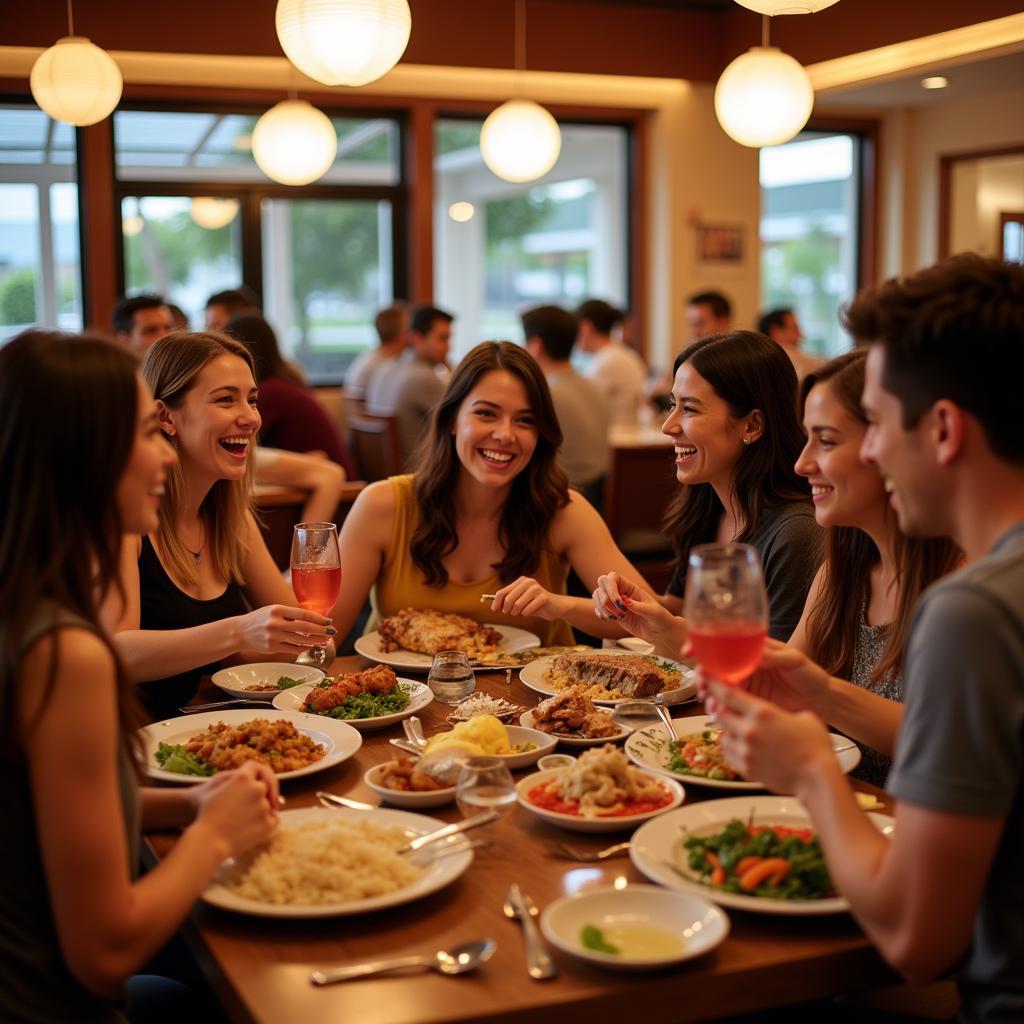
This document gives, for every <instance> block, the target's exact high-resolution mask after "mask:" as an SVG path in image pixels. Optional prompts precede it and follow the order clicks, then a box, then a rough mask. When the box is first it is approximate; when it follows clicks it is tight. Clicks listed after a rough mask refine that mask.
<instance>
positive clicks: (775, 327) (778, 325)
mask: <svg viewBox="0 0 1024 1024" xmlns="http://www.w3.org/2000/svg"><path fill="white" fill-rule="evenodd" d="M757 329H758V330H759V331H760V332H761V333H762V334H766V335H767V336H768V337H769V338H771V339H772V341H774V342H775V343H776V344H778V345H781V346H782V347H783V349H785V351H786V355H787V356H789V358H790V360H791V361H792V363H793V369H794V370H796V375H797V377H799V378H800V380H803V379H804V377H806V376H807V374H809V373H810V372H811V371H812V370H816V369H817V368H818V367H819V366H821V364H822V363H824V362H825V360H824V359H819V358H818V357H817V356H812V355H809V354H808V353H807V352H804V350H803V349H802V348H800V342H801V341H802V340H803V337H804V335H803V331H801V330H800V324H799V322H798V321H797V318H796V314H795V313H794V312H793V310H792V309H790V308H788V307H780V308H779V309H772V310H769V311H768V312H767V313H765V314H764V315H763V316H762V317H761V319H760V320H758V321H757Z"/></svg>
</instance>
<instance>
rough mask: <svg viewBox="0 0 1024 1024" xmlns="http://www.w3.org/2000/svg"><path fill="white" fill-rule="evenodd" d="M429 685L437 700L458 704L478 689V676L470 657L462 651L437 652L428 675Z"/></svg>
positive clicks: (443, 702)
mask: <svg viewBox="0 0 1024 1024" xmlns="http://www.w3.org/2000/svg"><path fill="white" fill-rule="evenodd" d="M427 686H429V687H430V691H431V693H433V695H434V699H435V700H439V701H440V702H441V703H442V704H458V703H459V701H460V700H464V699H465V698H466V697H468V696H469V695H470V694H471V693H472V692H473V691H474V690H475V689H476V676H475V675H473V669H472V668H471V667H470V664H469V658H467V657H466V655H465V654H463V653H462V651H441V652H440V654H435V655H434V664H433V665H431V666H430V672H429V674H428V675H427Z"/></svg>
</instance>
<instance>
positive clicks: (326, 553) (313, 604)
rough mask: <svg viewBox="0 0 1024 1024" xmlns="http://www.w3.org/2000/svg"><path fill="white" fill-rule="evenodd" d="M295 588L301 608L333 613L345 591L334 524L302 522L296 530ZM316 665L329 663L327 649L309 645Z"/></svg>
mask: <svg viewBox="0 0 1024 1024" xmlns="http://www.w3.org/2000/svg"><path fill="white" fill-rule="evenodd" d="M291 567H292V590H294V591H295V598H296V600H297V601H298V602H299V607H301V608H306V609H308V610H309V611H313V612H319V613H320V614H321V615H329V614H330V612H331V609H332V608H334V604H335V602H336V601H337V600H338V595H339V594H340V593H341V553H340V552H339V551H338V528H337V527H336V526H335V525H334V523H298V524H296V526H295V529H294V531H293V533H292V557H291ZM309 657H310V660H311V661H312V662H313V663H314V664H315V665H324V664H325V663H326V662H327V648H326V647H321V646H319V645H318V646H316V647H310V648H309Z"/></svg>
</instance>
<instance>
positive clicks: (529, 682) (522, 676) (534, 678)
mask: <svg viewBox="0 0 1024 1024" xmlns="http://www.w3.org/2000/svg"><path fill="white" fill-rule="evenodd" d="M587 653H590V652H587ZM593 653H594V654H595V655H600V656H601V657H602V658H621V657H625V656H626V655H629V654H632V653H633V652H632V651H626V650H616V649H615V648H614V647H606V648H603V649H602V650H600V651H594V652H593ZM556 657H558V655H554V656H552V657H550V658H538V659H537V660H536V661H531V662H530V664H529V665H525V666H523V668H521V669H520V670H519V680H520V682H522V684H523V685H524V686H528V687H529V688H530V689H531V690H534V691H536V692H537V693H542V694H544V696H545V697H553V696H554V695H555V694H556V693H561V692H562V691H561V690H556V689H555V688H554V687H553V686H552V685H551V684H550V683H549V682H548V681H547V680H546V679H545V678H544V677H545V676H546V675H547V672H548V669H549V668H550V667H551V663H552V661H554V659H555V658H556ZM654 657H656V658H657V660H658V661H659V662H660V663H662V664H664V665H669V666H671V667H672V668H674V669H675V670H676V671H677V672H679V673H681V674H682V683H681V684H680V685H679V686H678V687H677V688H676V689H674V690H664V691H663V692H662V693H661V694H658V695H657V696H659V697H661V699H662V701H663V702H664V703H665V704H682V703H684V702H685V701H688V700H690V699H691V698H692V697H693V696H694V695H695V694H696V692H697V683H696V680H695V678H694V671H693V669H691V668H687V667H686V666H685V665H681V664H680V663H679V662H678V661H672V660H671V659H669V658H662V657H661V656H660V655H654ZM590 699H591V700H592V701H593V702H594V703H595V704H605V705H611V704H621V703H622V702H623V701H625V700H648V699H650V698H646V697H643V698H637V697H619V698H616V699H609V700H602V699H600V698H599V697H591V698H590Z"/></svg>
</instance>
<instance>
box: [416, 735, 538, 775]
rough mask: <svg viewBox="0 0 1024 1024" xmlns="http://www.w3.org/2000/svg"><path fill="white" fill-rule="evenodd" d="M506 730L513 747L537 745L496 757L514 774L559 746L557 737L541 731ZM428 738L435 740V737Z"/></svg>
mask: <svg viewBox="0 0 1024 1024" xmlns="http://www.w3.org/2000/svg"><path fill="white" fill-rule="evenodd" d="M505 729H506V730H507V732H508V741H509V743H510V744H511V745H512V746H513V747H521V746H523V744H525V743H533V744H536V745H535V746H534V748H533V750H526V751H523V752H522V753H519V754H497V755H495V756H497V757H500V758H501V760H502V762H503V763H504V764H505V767H506V768H508V769H509V770H510V771H513V772H514V771H517V770H518V769H520V768H528V767H529V766H530V765H531V764H536V763H537V761H538V760H539V759H540V758H542V757H543V756H544V755H545V754H550V753H551V751H552V750H554V749H555V746H556V745H557V744H558V739H557V738H556V737H554V736H549V735H548V734H547V733H546V732H541V731H540V730H539V729H527V728H525V727H524V726H521V725H506V726H505ZM442 735H443V734H442ZM428 738H430V739H433V737H428ZM487 756H488V757H490V756H491V755H490V754H488V755H487Z"/></svg>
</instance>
